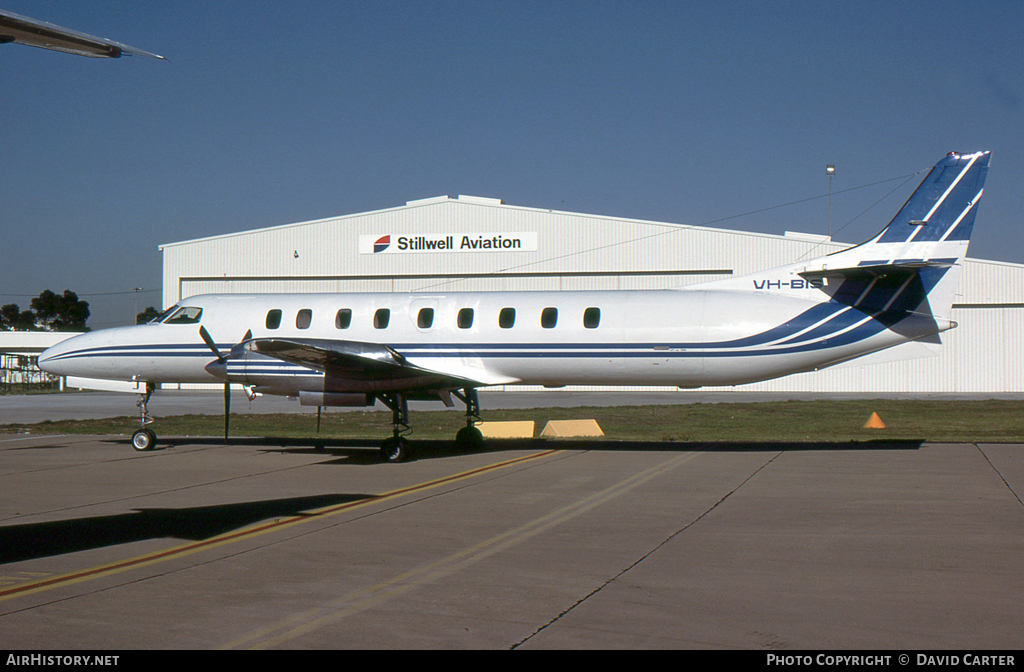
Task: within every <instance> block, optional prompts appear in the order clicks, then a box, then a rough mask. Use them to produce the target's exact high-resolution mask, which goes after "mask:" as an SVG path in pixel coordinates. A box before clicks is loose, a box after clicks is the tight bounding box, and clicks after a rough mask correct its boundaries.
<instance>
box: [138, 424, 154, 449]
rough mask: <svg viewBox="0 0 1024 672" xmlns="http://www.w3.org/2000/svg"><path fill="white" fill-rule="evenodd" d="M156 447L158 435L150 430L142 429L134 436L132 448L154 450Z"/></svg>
mask: <svg viewBox="0 0 1024 672" xmlns="http://www.w3.org/2000/svg"><path fill="white" fill-rule="evenodd" d="M155 445H156V434H154V433H153V431H152V430H149V429H140V430H139V431H137V432H135V433H134V434H132V448H134V449H135V450H139V451H142V450H153V447H154V446H155Z"/></svg>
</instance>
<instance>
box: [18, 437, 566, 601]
mask: <svg viewBox="0 0 1024 672" xmlns="http://www.w3.org/2000/svg"><path fill="white" fill-rule="evenodd" d="M557 452H559V451H557V450H545V451H542V452H539V453H532V454H530V455H524V456H522V457H516V458H513V459H511V460H505V461H503V462H497V463H495V464H490V465H487V466H485V467H478V468H476V469H470V470H468V471H463V472H460V473H458V474H453V475H451V476H444V477H442V478H438V479H434V480H432V481H425V482H423V483H419V484H417V485H411V486H408V487H405V488H399V489H397V490H392V491H390V492H385V493H383V494H381V495H374V496H372V497H367V498H366V499H360V500H356V501H354V502H346V503H344V504H335V505H332V506H326V507H323V508H320V509H312V510H311V511H310V512H309V513H302V514H299V515H295V516H288V517H285V518H278V519H276V520H274V521H273V522H268V523H258V524H256V525H252V526H250V527H245V528H241V529H239V530H234V531H232V532H226V533H224V534H220V535H217V536H215V537H210V538H209V539H204V540H202V541H197V542H190V543H187V544H182V545H180V546H173V547H171V548H167V549H164V550H160V551H154V552H152V553H145V554H143V555H137V556H135V557H131V558H127V559H125V560H119V561H117V562H112V563H108V564H104V565H97V566H96V567H90V568H88V569H82V570H78V571H75V572H69V573H67V574H59V575H56V576H52V577H50V578H47V579H42V580H39V581H32V582H30V583H24V584H22V585H19V586H16V587H13V588H5V589H0V602H3V601H5V600H10V599H13V598H16V597H21V596H23V595H31V594H33V593H39V592H43V591H46V590H53V589H55V588H60V587H64V586H70V585H74V584H76V583H81V582H83V581H91V580H93V579H98V578H101V577H104V576H111V575H113V574H119V573H121V572H125V571H128V570H131V569H138V568H141V567H147V566H149V565H154V564H157V563H160V562H166V561H168V560H173V559H177V558H182V557H185V556H188V555H192V554H193V553H199V552H200V551H205V550H209V549H212V548H218V547H220V546H225V545H227V544H233V543H235V542H239V541H243V540H246V539H252V538H253V537H257V536H260V535H263V534H267V533H269V532H277V531H279V530H284V529H287V528H290V527H294V526H296V525H301V524H303V523H309V522H312V521H316V520H320V519H322V518H326V517H329V516H334V515H337V514H339V513H344V512H346V511H352V510H353V509H358V508H362V507H364V506H368V505H370V504H380V503H382V502H387V501H389V500H393V499H397V498H400V497H405V496H407V495H412V494H415V493H419V492H424V491H426V490H431V489H433V488H438V487H441V486H443V485H448V484H450V483H456V482H458V481H463V480H466V479H468V478H473V477H474V476H479V475H481V474H487V473H491V472H494V471H497V470H499V469H504V468H506V467H511V466H514V465H517V464H523V463H525V462H531V461H533V460H539V459H541V458H544V457H548V456H549V455H553V454H555V453H557Z"/></svg>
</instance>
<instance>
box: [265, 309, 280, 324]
mask: <svg viewBox="0 0 1024 672" xmlns="http://www.w3.org/2000/svg"><path fill="white" fill-rule="evenodd" d="M280 326H281V311H280V310H278V309H277V308H274V309H273V310H271V311H270V312H268V313H267V329H277V328H278V327H280Z"/></svg>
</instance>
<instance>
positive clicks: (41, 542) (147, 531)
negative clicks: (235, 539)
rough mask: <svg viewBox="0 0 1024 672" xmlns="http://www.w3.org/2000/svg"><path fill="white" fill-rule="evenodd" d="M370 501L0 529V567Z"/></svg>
mask: <svg viewBox="0 0 1024 672" xmlns="http://www.w3.org/2000/svg"><path fill="white" fill-rule="evenodd" d="M372 497H373V495H360V494H337V495H313V496H309V497H292V498H288V499H271V500H266V501H255V502H240V503H237V504H222V505H218V506H200V507H191V508H182V509H139V510H136V511H132V512H131V513H122V514H118V515H114V516H97V517H93V518H77V519H71V520H57V521H51V522H46V523H28V524H25V525H10V526H6V527H0V564H7V563H11V562H21V561H23V560H34V559H37V558H45V557H50V556H54V555H63V554H65V553H76V552H78V551H87V550H92V549H97V548H104V547H107V546H118V545H121V544H128V543H132V542H136V541H146V540H149V539H165V538H176V539H183V540H190V541H202V540H204V539H209V538H211V537H215V536H217V535H219V534H224V533H225V532H230V531H232V530H237V529H240V528H243V527H245V526H247V525H252V524H254V523H258V522H260V521H263V520H268V519H271V518H279V517H288V516H296V515H299V514H301V513H303V512H306V511H310V510H312V509H318V508H321V507H325V506H333V505H337V504H344V503H346V502H354V501H359V500H362V499H368V498H372Z"/></svg>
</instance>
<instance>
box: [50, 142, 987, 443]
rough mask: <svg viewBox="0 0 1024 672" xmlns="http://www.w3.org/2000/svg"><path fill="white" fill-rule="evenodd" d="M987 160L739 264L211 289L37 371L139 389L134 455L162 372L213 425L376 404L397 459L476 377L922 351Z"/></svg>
mask: <svg viewBox="0 0 1024 672" xmlns="http://www.w3.org/2000/svg"><path fill="white" fill-rule="evenodd" d="M989 158H990V153H989V152H976V153H972V154H961V153H958V152H951V153H949V154H948V155H946V156H945V157H944V158H943V159H941V160H940V161H939V162H938V163H936V164H935V166H934V167H933V168H932V169H931V171H930V172H929V173H928V175H927V176H926V177H925V179H924V180H923V181H922V182H921V184H920V186H918V188H917V189H916V190H915V191H914V193H913V194H912V195H911V196H910V198H909V199H908V200H907V202H906V203H905V204H904V205H903V207H902V208H900V210H899V212H898V213H897V214H896V216H895V217H894V218H893V219H892V221H891V222H889V224H888V226H886V227H885V228H884V229H883V230H882V232H881V233H879V234H878V235H877V236H875V237H874V238H872V239H871V240H869V241H867V242H865V243H863V244H861V245H857V246H856V247H851V248H848V249H845V250H842V251H839V252H834V253H832V254H829V255H827V256H824V257H819V258H817V259H812V260H807V261H799V262H796V263H793V264H789V265H786V266H780V267H778V268H774V269H769V270H766V271H763V272H759V273H755V274H752V275H746V276H741V277H735V278H729V279H726V280H719V281H713V282H709V283H703V284H699V285H690V286H686V287H681V288H677V289H666V290H633V291H574V292H557V291H546V292H452V293H439V294H427V293H404V294H244V295H243V294H222V295H216V294H207V295H202V296H194V297H190V298H186V299H183V300H182V301H179V302H178V303H177V304H176V305H175V306H172V307H171V308H169V309H168V310H167V311H165V312H164V313H163V314H161V315H160V316H158V317H157V318H155V319H154V320H153V321H152V322H150V323H149V324H146V325H140V326H135V327H122V328H118V329H105V330H101V331H96V332H92V333H87V334H84V335H81V336H76V337H74V338H71V339H68V340H67V341H64V342H63V343H60V344H58V345H56V346H54V347H52V348H50V349H48V350H46V351H45V352H43V354H42V355H40V357H39V366H40V368H42V369H43V370H45V371H48V372H50V373H54V374H58V375H64V376H80V377H84V378H94V379H105V380H122V381H134V382H135V383H136V384H137V385H139V386H140V390H141V386H142V385H143V384H144V385H145V393H144V394H142V395H141V396H142V399H141V401H140V403H139V407H140V409H141V428H140V429H139V430H138V431H137V432H136V433H135V435H134V436H133V438H132V442H133V444H134V446H135V447H136V449H138V450H148V449H150V448H152V447H153V445H154V442H155V440H156V436H155V434H153V432H152V431H151V430H149V429H147V427H146V425H147V424H149V423H150V422H152V420H151V419H150V417H149V415H148V413H147V402H148V401H149V398H150V396H151V395H152V393H153V391H154V390H156V389H157V388H158V387H159V385H160V384H161V383H195V382H214V381H221V382H223V383H224V386H225V387H224V390H225V434H226V433H227V417H228V411H229V409H228V405H227V400H228V399H229V395H228V392H229V389H230V385H232V384H239V385H242V386H243V388H244V389H245V390H246V391H247V393H248V394H249V395H250V398H251V397H252V396H254V395H255V394H256V393H263V394H277V395H286V396H295V397H298V398H299V400H300V402H301V403H303V404H304V405H314V406H357V405H372V404H373V403H375V402H376V401H380V402H382V403H383V404H384V405H385V406H387V407H388V408H390V409H391V411H392V424H393V427H394V432H393V436H392V437H391V438H389V439H387V440H385V441H384V442H383V445H382V446H381V452H382V455H383V457H384V459H385V460H388V461H393V462H394V461H401V460H403V459H405V458H407V457H408V456H409V450H410V446H409V444H408V441H407V440H406V439H405V437H404V436H403V434H404V433H405V432H406V431H408V429H409V419H408V404H407V402H408V400H409V399H433V400H437V401H441V402H443V403H444V404H445V405H447V406H452V405H453V401H452V397H453V396H454V397H455V398H456V399H458V400H460V401H462V402H463V403H464V404H465V405H466V427H464V428H463V429H462V430H460V431H459V433H458V435H457V436H456V443H457V444H460V445H461V446H462V447H465V448H473V447H478V446H479V445H480V444H481V443H482V441H483V437H482V435H481V433H480V431H479V430H478V429H476V428H475V427H474V423H475V420H476V419H477V418H479V415H480V406H479V401H478V399H477V393H476V390H477V388H479V387H485V386H488V385H496V384H521V385H544V386H549V387H560V386H566V385H672V386H678V387H681V388H693V387H701V386H721V385H740V384H743V383H751V382H756V381H761V380H768V379H771V378H778V377H781V376H787V375H790V374H794V373H802V372H808V371H817V370H819V369H822V368H826V367H830V366H836V365H839V364H843V363H846V362H849V361H851V360H857V359H859V358H863V357H865V356H875V355H876V353H882V351H885V352H884V353H883V354H885V355H886V356H893V357H894V358H906V357H907V356H916V355H910V354H909V353H906V352H905V350H906V348H904V349H903V352H900V351H899V350H898V346H903V345H908V344H917V345H923V346H925V347H924V349H926V350H927V349H933V348H934V347H937V346H938V345H940V344H941V339H940V337H939V335H940V334H941V333H942V332H944V331H946V330H948V329H952V328H953V327H955V326H956V324H955V323H954V322H953V321H952V320H951V319H950V316H951V309H952V303H953V295H954V292H955V291H956V285H957V281H958V279H959V275H960V270H961V268H962V263H963V259H964V256H965V255H966V253H967V246H968V243H969V241H970V237H971V232H972V230H973V227H974V220H975V215H976V213H977V207H976V206H977V204H978V202H979V201H980V200H981V195H982V193H983V187H984V183H985V178H986V176H987V174H988V164H989ZM243 333H244V334H245V335H244V336H242V338H241V340H240V341H236V339H238V338H239V335H241V334H243ZM915 352H917V349H915ZM897 353H899V354H897ZM211 355H212V358H211Z"/></svg>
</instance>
